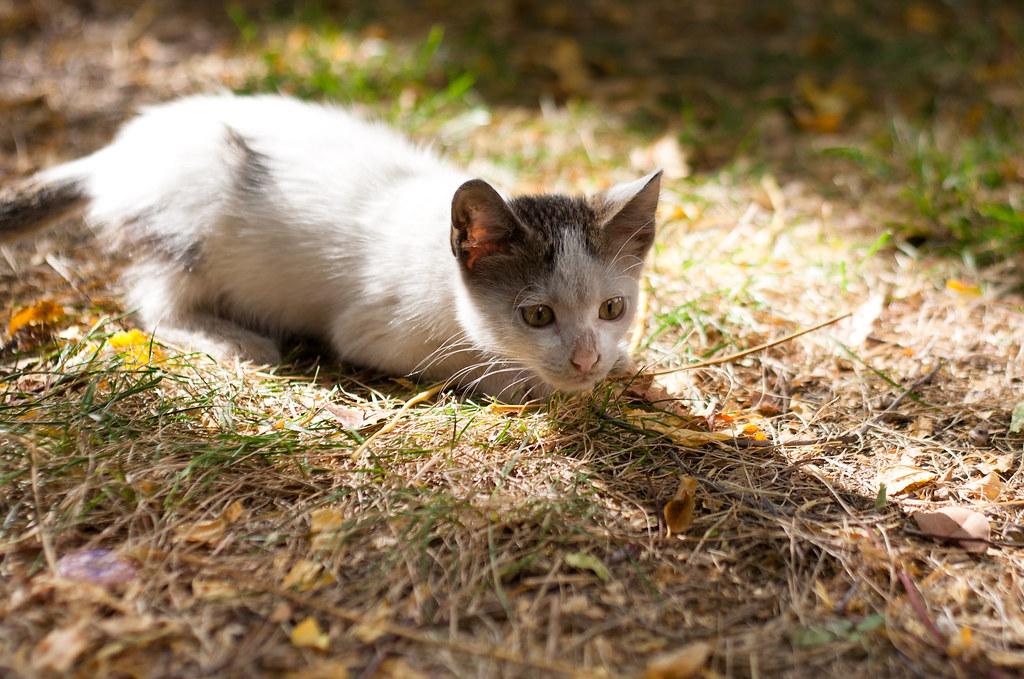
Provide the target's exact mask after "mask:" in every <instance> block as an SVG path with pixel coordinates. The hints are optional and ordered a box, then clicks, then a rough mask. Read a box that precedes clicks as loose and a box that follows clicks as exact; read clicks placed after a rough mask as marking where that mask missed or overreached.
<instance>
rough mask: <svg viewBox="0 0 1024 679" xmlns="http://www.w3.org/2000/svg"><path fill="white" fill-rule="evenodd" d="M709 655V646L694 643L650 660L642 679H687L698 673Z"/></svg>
mask: <svg viewBox="0 0 1024 679" xmlns="http://www.w3.org/2000/svg"><path fill="white" fill-rule="evenodd" d="M710 655H711V644H709V643H708V642H706V641H694V642H692V643H690V644H687V645H686V646H683V647H682V648H681V649H679V650H678V651H673V652H671V653H665V654H663V655H659V656H657V657H656V658H654V659H653V660H651V662H649V663H648V664H647V669H645V670H644V679H687V678H688V677H692V676H694V675H696V674H697V673H698V672H700V670H701V668H703V667H704V664H705V663H706V662H707V661H708V657H709V656H710Z"/></svg>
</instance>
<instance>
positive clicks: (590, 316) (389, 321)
mask: <svg viewBox="0 0 1024 679" xmlns="http://www.w3.org/2000/svg"><path fill="white" fill-rule="evenodd" d="M659 178H660V173H654V174H651V175H648V176H647V177H644V178H642V179H640V180H638V181H635V182H632V183H628V184H621V185H618V186H615V187H613V188H611V189H609V190H607V191H604V192H603V193H600V194H598V195H596V196H593V197H590V198H575V197H567V196H561V195H534V196H520V197H516V198H512V199H505V198H503V197H502V196H501V195H500V194H499V193H497V192H496V191H495V190H494V189H493V188H492V187H491V186H490V185H489V184H487V183H486V182H484V181H482V180H480V179H472V178H470V177H468V176H466V175H465V174H464V173H463V172H460V171H459V170H458V169H457V168H455V167H452V166H451V165H449V164H447V163H445V162H443V161H442V160H440V159H439V158H438V157H436V156H435V155H434V154H432V153H430V152H428V151H427V150H424V149H421V148H417V147H415V146H413V145H412V144H411V143H409V142H408V141H406V140H405V139H404V138H402V137H400V136H399V135H397V134H396V133H394V132H392V131H391V130H389V129H387V128H386V127H384V126H382V125H379V124H373V123H368V122H365V121H363V120H360V119H359V118H357V117H355V116H353V115H352V114H350V113H348V112H346V111H344V110H342V109H339V108H335V107H329V106H321V105H314V104H307V103H302V102H299V101H296V100H292V99H288V98H283V97H276V96H260V97H235V96H227V95H221V96H198V97H190V98H186V99H181V100H178V101H175V102H171V103H169V104H164V105H160V106H156V107H153V108H150V109H147V110H146V111H145V112H143V114H142V115H141V116H140V117H138V118H136V119H135V120H133V121H132V122H130V123H129V124H127V125H126V126H125V127H124V128H123V130H122V131H121V132H120V134H119V135H118V136H117V138H116V139H115V140H114V141H113V143H111V144H110V145H109V146H107V147H105V148H103V149H101V150H99V151H97V152H96V153H93V154H92V155H90V156H87V157H85V158H81V159H79V160H75V161H72V162H69V163H67V164H64V165H60V166H57V167H55V168H52V169H49V170H46V171H43V172H40V173H39V174H37V175H35V176H34V177H32V178H31V179H29V180H27V181H25V182H22V183H21V184H19V185H17V186H14V187H10V188H9V189H7V190H5V191H4V192H2V193H0V240H3V239H6V238H9V237H13V236H17V235H20V234H22V233H24V232H27V231H30V230H33V229H35V228H38V227H39V226H41V225H43V224H45V223H47V222H48V221H51V220H52V219H54V218H56V217H58V216H60V215H62V214H65V213H67V212H68V211H70V210H72V209H74V208H77V207H84V208H85V210H86V219H87V221H88V223H89V224H91V225H93V226H96V227H100V228H102V234H103V235H102V236H101V237H102V238H103V240H104V242H106V243H108V244H109V245H110V246H111V247H112V248H115V249H117V250H119V251H121V252H124V253H127V254H129V255H130V256H131V259H132V265H131V268H130V269H129V273H128V277H129V278H128V283H129V290H130V292H129V298H128V304H129V305H130V306H131V307H132V308H134V309H136V310H137V311H138V314H139V316H140V318H141V320H142V322H143V324H144V325H145V327H147V328H148V329H150V330H152V331H154V332H155V333H156V335H157V336H158V337H160V338H162V339H164V340H166V341H168V342H170V343H172V344H178V345H181V346H184V347H187V348H191V349H194V350H199V351H204V352H207V353H209V354H211V355H213V356H214V357H218V358H225V357H229V356H238V357H241V358H246V359H250V360H253V361H255V362H258V363H275V362H278V361H279V360H280V355H279V353H278V349H277V344H276V341H275V338H279V337H281V336H282V335H285V334H297V335H309V336H315V337H319V338H322V339H323V340H326V341H327V342H329V343H330V345H331V346H332V347H333V348H334V350H335V351H336V352H337V354H338V356H339V357H340V358H341V359H343V360H345V361H349V362H351V363H353V364H356V365H360V366H366V367H370V368H376V369H378V370H381V371H383V372H386V373H390V374H395V375H411V374H418V375H422V376H423V377H425V378H426V379H429V380H450V381H451V382H452V383H453V384H457V385H461V386H462V387H464V388H466V389H469V390H473V391H476V392H479V393H484V394H489V395H493V396H495V397H498V398H504V399H506V400H520V399H523V398H527V397H536V396H543V395H546V394H548V393H550V392H551V391H552V390H553V389H558V390H563V391H580V390H585V389H590V388H591V387H593V386H594V385H595V384H596V383H597V382H599V381H600V380H601V379H602V378H604V377H605V376H606V375H607V374H608V372H609V370H610V369H611V368H612V367H613V366H614V365H615V364H616V363H617V362H620V361H621V360H623V359H624V358H625V357H624V354H623V340H624V337H625V335H626V332H627V329H628V327H629V324H630V320H631V319H632V318H633V315H634V312H635V309H636V299H637V290H638V279H639V275H640V270H641V267H642V265H643V260H644V257H645V255H646V253H647V251H648V249H649V248H650V246H651V243H652V241H653V240H654V232H655V227H654V212H655V208H656V206H657V203H658V191H659Z"/></svg>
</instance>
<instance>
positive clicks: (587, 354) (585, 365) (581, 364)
mask: <svg viewBox="0 0 1024 679" xmlns="http://www.w3.org/2000/svg"><path fill="white" fill-rule="evenodd" d="M600 360H601V355H600V354H599V353H597V352H596V351H594V350H593V349H585V350H577V351H574V352H573V353H572V356H571V357H570V358H569V362H570V363H572V366H573V367H574V368H576V372H578V373H580V374H581V375H586V374H587V373H588V372H590V369H591V368H593V367H594V366H595V365H597V362H598V361H600Z"/></svg>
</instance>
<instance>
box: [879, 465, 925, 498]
mask: <svg viewBox="0 0 1024 679" xmlns="http://www.w3.org/2000/svg"><path fill="white" fill-rule="evenodd" d="M936 478H938V476H937V475H936V474H935V472H930V471H928V470H926V469H921V468H920V467H913V466H911V465H907V464H894V465H892V466H890V467H885V468H883V469H882V471H881V472H879V474H878V482H879V483H883V484H885V488H886V492H887V493H888V494H889V495H890V496H892V495H899V494H901V493H909V492H910V491H912V490H917V489H918V488H921V487H922V486H926V485H928V484H929V483H932V482H933V481H935V479H936Z"/></svg>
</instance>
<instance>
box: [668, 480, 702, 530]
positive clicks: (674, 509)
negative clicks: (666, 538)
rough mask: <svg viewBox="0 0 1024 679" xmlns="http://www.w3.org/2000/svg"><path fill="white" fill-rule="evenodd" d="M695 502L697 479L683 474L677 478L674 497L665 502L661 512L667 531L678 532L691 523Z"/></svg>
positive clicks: (687, 527)
mask: <svg viewBox="0 0 1024 679" xmlns="http://www.w3.org/2000/svg"><path fill="white" fill-rule="evenodd" d="M696 503H697V479H695V478H693V477H690V476H684V477H682V478H680V479H679V489H678V490H677V491H676V494H675V497H673V498H672V499H671V500H669V501H668V502H667V503H666V504H665V509H664V510H663V512H662V513H663V514H664V515H665V524H666V525H667V526H668V530H669V533H674V534H679V533H683V532H685V531H686V530H687V529H689V527H690V524H692V523H693V509H694V507H695V506H696Z"/></svg>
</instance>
